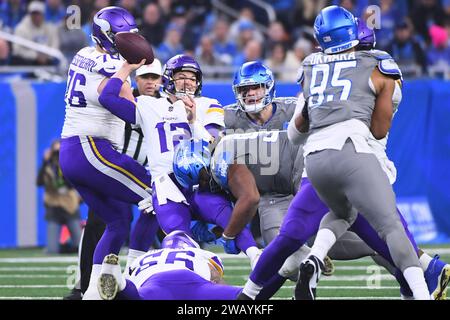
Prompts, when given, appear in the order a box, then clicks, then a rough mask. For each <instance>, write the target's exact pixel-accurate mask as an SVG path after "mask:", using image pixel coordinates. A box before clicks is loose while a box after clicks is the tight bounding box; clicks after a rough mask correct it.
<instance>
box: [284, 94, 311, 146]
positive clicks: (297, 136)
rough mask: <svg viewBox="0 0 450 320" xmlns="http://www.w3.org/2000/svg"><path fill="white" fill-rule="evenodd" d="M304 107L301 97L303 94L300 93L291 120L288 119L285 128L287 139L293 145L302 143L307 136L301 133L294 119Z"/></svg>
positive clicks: (301, 112) (303, 99) (302, 111)
mask: <svg viewBox="0 0 450 320" xmlns="http://www.w3.org/2000/svg"><path fill="white" fill-rule="evenodd" d="M304 109H305V98H304V97H303V94H300V95H299V97H298V100H297V105H296V107H295V112H294V116H293V117H292V119H291V121H289V125H288V129H287V135H288V139H289V141H291V143H292V144H295V145H297V144H304V143H305V141H306V138H307V137H308V134H307V133H301V132H300V131H298V129H297V127H296V126H295V119H296V118H297V116H298V115H299V114H302V115H303V113H304Z"/></svg>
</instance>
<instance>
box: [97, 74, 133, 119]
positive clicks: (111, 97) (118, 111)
mask: <svg viewBox="0 0 450 320" xmlns="http://www.w3.org/2000/svg"><path fill="white" fill-rule="evenodd" d="M122 84H123V82H122V80H120V79H118V78H111V79H109V80H108V83H107V84H106V86H105V88H104V89H103V91H102V93H101V94H100V96H99V97H98V101H99V102H100V103H101V105H102V106H103V107H105V108H106V109H108V110H109V111H110V112H111V113H112V114H114V115H115V116H117V117H119V118H120V119H122V120H123V121H125V122H129V123H133V124H135V123H136V103H134V102H131V101H130V100H128V99H125V98H122V97H121V96H120V95H119V94H120V89H121V88H122Z"/></svg>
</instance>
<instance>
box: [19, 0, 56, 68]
mask: <svg viewBox="0 0 450 320" xmlns="http://www.w3.org/2000/svg"><path fill="white" fill-rule="evenodd" d="M44 13H45V4H44V3H42V2H39V1H32V2H31V3H30V4H29V5H28V14H27V15H26V16H25V17H24V18H23V19H22V21H21V22H20V23H19V24H18V25H17V27H16V30H15V32H14V34H15V35H16V36H19V37H22V38H24V39H26V40H30V41H34V42H36V43H39V44H42V45H46V46H49V47H51V48H54V49H58V47H59V43H58V34H57V32H56V28H55V26H53V25H52V24H50V23H47V22H46V21H45V17H44ZM11 63H12V64H15V65H51V64H53V59H52V58H51V57H49V56H48V55H45V54H43V53H40V52H37V51H35V50H32V49H29V48H27V47H23V46H20V45H18V44H14V45H13V53H12V59H11Z"/></svg>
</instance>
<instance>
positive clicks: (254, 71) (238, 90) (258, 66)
mask: <svg viewBox="0 0 450 320" xmlns="http://www.w3.org/2000/svg"><path fill="white" fill-rule="evenodd" d="M255 86H259V88H263V89H264V93H263V94H262V95H261V96H254V97H252V96H249V95H248V91H249V89H250V88H252V87H253V88H254V87H255ZM233 91H234V96H235V97H236V103H237V105H238V107H240V108H241V109H242V110H243V111H244V112H249V113H257V112H259V111H261V110H262V109H264V108H265V107H266V106H267V105H269V104H270V103H272V100H273V98H274V97H275V80H274V77H273V73H272V70H270V69H269V68H268V67H266V66H265V65H263V64H262V63H261V62H259V61H251V62H246V63H244V64H243V65H242V66H241V67H240V68H239V70H238V71H237V72H236V74H235V75H234V81H233Z"/></svg>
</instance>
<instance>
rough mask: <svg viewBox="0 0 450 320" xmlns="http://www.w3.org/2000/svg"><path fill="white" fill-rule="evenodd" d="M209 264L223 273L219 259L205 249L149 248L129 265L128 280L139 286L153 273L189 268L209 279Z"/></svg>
mask: <svg viewBox="0 0 450 320" xmlns="http://www.w3.org/2000/svg"><path fill="white" fill-rule="evenodd" d="M210 266H211V267H213V268H215V269H216V270H218V271H219V273H221V274H223V266H222V263H221V262H220V259H219V258H218V257H217V256H216V255H215V254H214V253H212V252H209V251H206V250H202V249H197V248H186V249H168V248H166V249H158V250H150V251H148V252H147V253H145V254H143V255H142V256H140V257H139V258H137V259H136V261H135V262H134V263H133V264H132V265H131V270H132V272H131V275H130V280H131V281H133V283H134V284H135V285H136V288H140V287H141V286H142V284H143V283H144V282H145V281H147V279H149V278H150V277H151V276H153V275H154V274H157V273H161V272H166V271H173V270H190V271H192V272H194V273H196V274H198V275H199V276H201V277H202V278H204V279H205V280H208V281H210V280H211V271H210ZM174 280H176V279H174Z"/></svg>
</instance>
